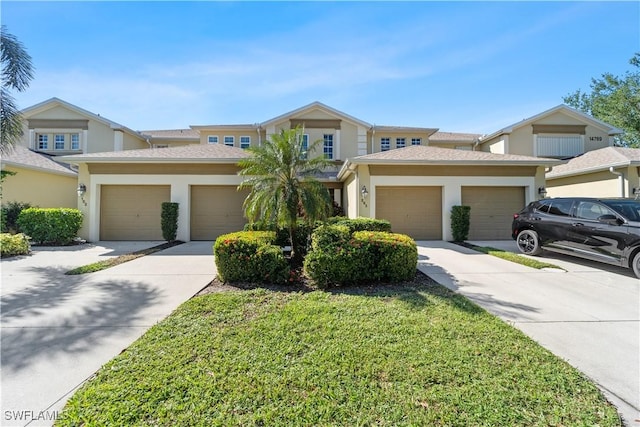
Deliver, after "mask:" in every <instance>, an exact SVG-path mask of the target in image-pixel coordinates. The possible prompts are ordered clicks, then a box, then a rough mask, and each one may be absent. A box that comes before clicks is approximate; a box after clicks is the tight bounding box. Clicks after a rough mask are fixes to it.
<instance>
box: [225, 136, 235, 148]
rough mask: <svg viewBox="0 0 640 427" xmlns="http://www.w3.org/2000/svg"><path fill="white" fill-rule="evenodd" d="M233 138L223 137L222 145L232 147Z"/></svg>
mask: <svg viewBox="0 0 640 427" xmlns="http://www.w3.org/2000/svg"><path fill="white" fill-rule="evenodd" d="M234 143H235V137H233V136H225V137H224V145H226V146H227V147H233V146H234V145H235V144H234Z"/></svg>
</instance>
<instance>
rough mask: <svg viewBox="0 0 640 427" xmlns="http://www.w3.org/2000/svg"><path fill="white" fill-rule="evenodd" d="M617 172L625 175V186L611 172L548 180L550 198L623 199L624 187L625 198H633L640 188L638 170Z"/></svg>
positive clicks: (617, 170) (633, 168)
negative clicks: (635, 191)
mask: <svg viewBox="0 0 640 427" xmlns="http://www.w3.org/2000/svg"><path fill="white" fill-rule="evenodd" d="M616 172H622V173H624V184H621V183H620V178H619V177H618V176H616V175H614V174H612V173H611V172H609V171H600V172H594V173H590V174H583V175H575V176H569V177H565V178H557V179H548V180H547V192H548V197H621V196H622V194H621V192H622V190H621V186H622V185H624V196H625V197H633V188H634V187H640V183H639V182H638V168H637V167H628V168H619V169H616Z"/></svg>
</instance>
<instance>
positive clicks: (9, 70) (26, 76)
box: [0, 25, 33, 153]
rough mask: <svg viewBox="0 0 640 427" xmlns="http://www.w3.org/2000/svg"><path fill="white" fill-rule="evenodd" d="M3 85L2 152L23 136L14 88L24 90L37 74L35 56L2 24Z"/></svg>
mask: <svg viewBox="0 0 640 427" xmlns="http://www.w3.org/2000/svg"><path fill="white" fill-rule="evenodd" d="M0 57H1V58H2V59H1V63H2V87H0V152H2V153H6V152H7V150H8V149H9V148H10V147H11V146H13V144H14V143H15V142H16V141H17V139H18V138H20V136H22V117H21V116H20V111H19V110H18V107H17V106H16V103H15V100H14V99H13V97H12V96H11V93H10V90H17V91H18V92H22V91H24V90H25V89H26V88H27V87H28V86H29V82H30V81H31V79H32V78H33V66H32V65H31V56H29V54H28V53H27V51H26V49H25V48H24V46H23V45H22V43H20V41H19V40H18V39H17V38H16V37H15V36H14V35H12V34H10V33H9V32H7V27H5V26H4V25H3V26H2V27H0Z"/></svg>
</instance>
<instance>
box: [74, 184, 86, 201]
mask: <svg viewBox="0 0 640 427" xmlns="http://www.w3.org/2000/svg"><path fill="white" fill-rule="evenodd" d="M76 191H77V192H78V197H80V200H82V203H83V204H84V205H85V206H87V202H86V201H85V200H84V193H86V192H87V186H86V185H84V184H78V189H77V190H76Z"/></svg>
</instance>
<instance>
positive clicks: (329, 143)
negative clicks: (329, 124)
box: [322, 133, 333, 160]
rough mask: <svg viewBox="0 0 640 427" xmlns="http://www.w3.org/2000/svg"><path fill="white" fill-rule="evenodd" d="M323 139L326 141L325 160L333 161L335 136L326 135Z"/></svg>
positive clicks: (324, 147)
mask: <svg viewBox="0 0 640 427" xmlns="http://www.w3.org/2000/svg"><path fill="white" fill-rule="evenodd" d="M322 139H323V141H324V146H323V153H324V158H325V159H330V160H333V134H330V133H325V134H324V136H323V138H322Z"/></svg>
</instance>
